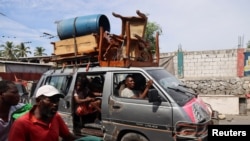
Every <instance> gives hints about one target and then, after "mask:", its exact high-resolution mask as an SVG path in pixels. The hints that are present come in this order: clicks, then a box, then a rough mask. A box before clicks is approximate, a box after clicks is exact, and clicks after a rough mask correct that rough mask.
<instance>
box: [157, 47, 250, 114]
mask: <svg viewBox="0 0 250 141" xmlns="http://www.w3.org/2000/svg"><path fill="white" fill-rule="evenodd" d="M245 51H246V49H228V50H209V51H192V52H185V51H183V60H182V61H183V66H182V67H183V75H182V76H180V75H179V74H178V71H179V70H178V65H179V64H178V61H180V60H179V59H180V58H178V52H172V53H162V54H161V57H167V56H174V57H173V62H174V70H175V71H174V72H175V73H174V75H175V76H176V77H177V78H179V79H180V80H182V81H183V82H184V83H185V84H186V85H187V86H188V87H190V88H192V89H194V90H195V91H197V93H199V94H200V96H201V97H202V98H203V100H204V101H205V102H207V103H209V104H211V105H212V106H213V107H215V109H216V110H218V111H219V112H220V113H222V114H239V113H240V111H241V110H240V104H239V97H241V98H242V97H244V96H245V94H249V93H250V77H249V76H245V77H244V71H245V70H246V68H247V67H246V66H245V64H248V63H249V62H250V61H246V60H244V52H245ZM248 58H249V57H248ZM248 60H250V59H248ZM246 62H248V63H246ZM249 66H250V63H249ZM249 68H250V67H249ZM249 70H250V69H249ZM246 101H249V100H246ZM246 105H247V106H246V107H247V108H249V106H248V105H249V103H246Z"/></svg>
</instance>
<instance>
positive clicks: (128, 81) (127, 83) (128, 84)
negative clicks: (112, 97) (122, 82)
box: [126, 77, 135, 89]
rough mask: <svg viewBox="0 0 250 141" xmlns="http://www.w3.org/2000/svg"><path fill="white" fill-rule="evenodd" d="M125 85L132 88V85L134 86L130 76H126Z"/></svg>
mask: <svg viewBox="0 0 250 141" xmlns="http://www.w3.org/2000/svg"><path fill="white" fill-rule="evenodd" d="M126 86H127V87H128V88H130V89H132V88H134V86H135V81H134V79H133V78H132V77H128V78H127V79H126Z"/></svg>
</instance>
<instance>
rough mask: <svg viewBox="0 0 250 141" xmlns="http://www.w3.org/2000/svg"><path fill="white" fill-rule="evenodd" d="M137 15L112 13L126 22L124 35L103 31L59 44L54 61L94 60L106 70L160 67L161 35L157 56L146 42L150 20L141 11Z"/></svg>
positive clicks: (123, 28)
mask: <svg viewBox="0 0 250 141" xmlns="http://www.w3.org/2000/svg"><path fill="white" fill-rule="evenodd" d="M136 13H137V16H132V17H124V16H121V15H119V14H116V13H112V14H113V16H115V17H117V18H119V19H121V21H122V26H121V34H120V35H115V34H111V33H109V32H108V31H104V30H103V27H100V31H99V33H93V34H89V35H84V36H80V37H74V38H70V39H65V40H61V41H58V42H55V43H54V55H55V56H54V57H53V59H52V60H53V61H55V62H57V63H61V64H81V63H86V62H89V61H90V62H91V61H92V60H93V61H96V62H98V63H99V66H103V67H104V66H106V67H130V66H135V67H149V66H159V45H158V36H159V35H158V34H157V35H156V53H155V54H153V53H152V52H151V49H150V48H151V47H150V43H149V42H148V41H146V40H145V30H146V26H147V16H146V15H145V14H143V13H141V12H140V11H139V10H137V11H136ZM90 58H91V59H90ZM65 62H66V63H65Z"/></svg>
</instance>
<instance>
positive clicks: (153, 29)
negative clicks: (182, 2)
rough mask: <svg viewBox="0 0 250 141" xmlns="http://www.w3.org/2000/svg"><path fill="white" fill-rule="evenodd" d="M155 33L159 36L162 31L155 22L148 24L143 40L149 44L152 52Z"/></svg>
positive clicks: (153, 50)
mask: <svg viewBox="0 0 250 141" xmlns="http://www.w3.org/2000/svg"><path fill="white" fill-rule="evenodd" d="M157 32H158V33H159V35H161V34H162V29H161V27H160V25H158V24H157V23H155V22H148V23H147V26H146V31H145V38H146V40H147V41H148V42H149V43H150V48H151V50H152V52H155V43H156V40H155V37H156V33H157Z"/></svg>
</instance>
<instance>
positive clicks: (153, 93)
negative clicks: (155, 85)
mask: <svg viewBox="0 0 250 141" xmlns="http://www.w3.org/2000/svg"><path fill="white" fill-rule="evenodd" d="M148 101H149V102H160V101H161V98H160V97H159V93H158V91H157V90H156V89H149V90H148Z"/></svg>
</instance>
